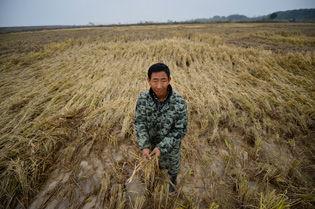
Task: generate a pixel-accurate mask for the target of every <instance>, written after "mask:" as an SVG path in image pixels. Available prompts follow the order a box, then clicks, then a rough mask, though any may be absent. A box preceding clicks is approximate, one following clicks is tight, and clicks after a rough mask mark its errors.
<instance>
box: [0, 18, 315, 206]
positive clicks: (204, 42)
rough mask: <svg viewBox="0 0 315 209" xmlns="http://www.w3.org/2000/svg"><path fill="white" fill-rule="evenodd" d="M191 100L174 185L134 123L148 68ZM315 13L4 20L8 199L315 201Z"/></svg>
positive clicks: (3, 137)
mask: <svg viewBox="0 0 315 209" xmlns="http://www.w3.org/2000/svg"><path fill="white" fill-rule="evenodd" d="M157 62H163V63H165V64H167V65H168V66H169V68H170V70H171V77H172V81H171V85H172V87H173V89H174V91H176V92H177V93H179V94H180V95H182V97H183V98H184V99H185V100H186V102H187V106H188V114H189V119H188V132H187V135H186V136H185V138H184V139H183V141H182V148H181V170H180V173H179V175H178V182H179V183H178V185H177V187H176V191H175V192H173V193H169V192H168V185H169V179H168V175H167V172H166V171H165V170H160V169H159V168H158V159H156V158H154V159H152V160H151V161H143V160H142V158H141V152H140V150H139V148H138V144H137V138H136V134H135V129H134V125H133V122H134V117H135V105H136V101H137V98H138V94H139V93H140V92H142V91H145V90H148V88H149V85H148V83H147V81H146V77H147V70H148V68H149V67H150V66H151V65H152V64H154V63H157ZM314 69H315V24H313V23H309V24H306V23H305V24H300V23H290V24H289V23H276V24H271V23H268V24H263V23H259V24H258V23H242V24H237V23H226V24H224V23H223V24H200V25H198V24H195V25H151V26H150V25H148V26H121V27H92V28H80V29H63V30H47V31H36V32H21V33H8V34H0V75H1V76H0V149H1V152H0V171H1V172H0V176H1V183H0V208H85V209H86V208H211V209H215V208H313V207H314V204H315V190H314V188H315V184H314V183H315V154H314V153H315V85H314V83H315V71H314Z"/></svg>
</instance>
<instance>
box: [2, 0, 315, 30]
mask: <svg viewBox="0 0 315 209" xmlns="http://www.w3.org/2000/svg"><path fill="white" fill-rule="evenodd" d="M306 8H315V0H0V27H6V26H37V25H87V24H88V23H89V22H92V23H94V24H97V25H98V24H118V23H121V24H125V23H139V22H140V21H142V22H145V21H153V22H167V21H168V20H172V21H185V20H190V19H196V18H210V17H213V16H215V15H219V16H228V15H232V14H241V15H246V16H248V17H254V16H260V15H267V14H270V13H272V12H277V11H286V10H292V9H306Z"/></svg>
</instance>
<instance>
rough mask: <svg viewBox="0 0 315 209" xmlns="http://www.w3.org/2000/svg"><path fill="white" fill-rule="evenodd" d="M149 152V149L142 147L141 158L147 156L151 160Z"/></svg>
mask: <svg viewBox="0 0 315 209" xmlns="http://www.w3.org/2000/svg"><path fill="white" fill-rule="evenodd" d="M149 153H150V150H149V149H148V148H144V149H143V150H142V158H143V159H146V158H148V159H150V160H151V155H150V154H149Z"/></svg>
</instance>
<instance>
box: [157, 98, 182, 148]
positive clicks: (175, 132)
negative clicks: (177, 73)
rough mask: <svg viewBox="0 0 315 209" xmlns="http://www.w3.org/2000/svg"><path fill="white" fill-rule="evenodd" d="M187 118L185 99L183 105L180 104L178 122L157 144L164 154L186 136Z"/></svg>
mask: <svg viewBox="0 0 315 209" xmlns="http://www.w3.org/2000/svg"><path fill="white" fill-rule="evenodd" d="M187 118H188V116H187V105H186V102H185V100H183V101H182V105H180V107H179V109H178V114H177V117H176V122H175V124H174V127H173V128H172V131H171V132H169V133H168V134H167V136H166V137H164V139H163V140H162V141H161V142H160V143H158V144H157V145H156V146H157V147H158V148H159V149H160V151H161V153H162V154H164V153H167V152H170V151H171V150H172V148H173V147H174V145H175V144H176V142H178V141H180V140H182V139H183V138H184V136H185V135H186V132H187Z"/></svg>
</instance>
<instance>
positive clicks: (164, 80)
mask: <svg viewBox="0 0 315 209" xmlns="http://www.w3.org/2000/svg"><path fill="white" fill-rule="evenodd" d="M170 81H171V78H168V77H167V74H166V72H164V71H161V72H155V73H152V74H151V79H149V78H148V82H149V85H150V86H151V88H152V90H153V91H154V93H155V95H156V97H157V98H158V99H160V100H162V99H164V98H165V97H166V96H167V87H168V85H169V84H170Z"/></svg>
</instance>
